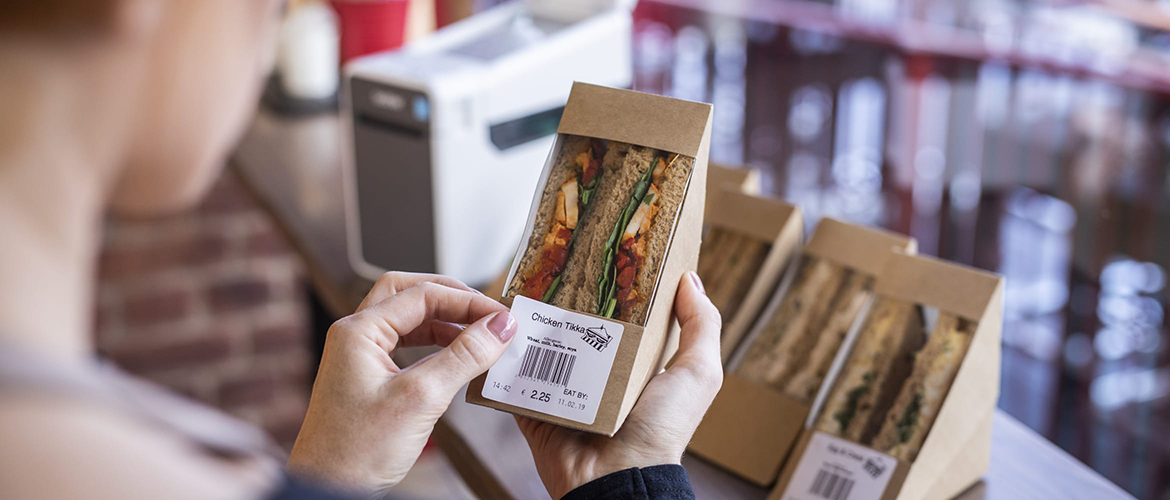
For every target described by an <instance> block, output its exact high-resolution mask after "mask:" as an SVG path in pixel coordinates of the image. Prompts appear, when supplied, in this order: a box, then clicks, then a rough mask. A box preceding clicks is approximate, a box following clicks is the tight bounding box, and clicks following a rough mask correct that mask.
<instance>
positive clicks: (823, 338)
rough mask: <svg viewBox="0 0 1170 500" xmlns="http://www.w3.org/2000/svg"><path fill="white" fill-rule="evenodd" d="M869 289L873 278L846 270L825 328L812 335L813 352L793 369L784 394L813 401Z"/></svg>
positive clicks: (867, 296)
mask: <svg viewBox="0 0 1170 500" xmlns="http://www.w3.org/2000/svg"><path fill="white" fill-rule="evenodd" d="M872 289H873V277H871V276H867V275H865V274H862V273H859V272H856V271H852V270H846V271H845V277H844V278H843V279H842V283H841V286H840V287H839V288H838V289H837V294H836V295H835V296H834V297H833V306H832V309H831V310H830V312H829V317H828V319H827V320H825V323H824V325H825V326H824V328H821V331H820V333H819V334H817V333H815V332H813V335H812V337H813V338H814V341H813V345H812V349H810V350H809V351H808V355H807V356H805V358H804V363H803V364H801V365H800V366H797V367H794V368H795V370H796V371H795V372H793V374H792V377H791V378H790V379H789V380H788V382H787V383H786V384H785V385H784V393H785V394H788V396H789V397H791V398H793V399H796V400H797V401H812V399H813V398H814V397H815V396H816V394H817V390H819V389H820V387H821V382H824V381H825V375H827V374H828V372H829V365H831V364H832V363H833V358H834V357H836V356H837V350H838V349H840V348H841V344H842V343H843V342H844V341H845V336H846V335H847V334H848V333H849V328H850V327H852V326H853V321H854V319H856V318H857V313H859V312H861V308H862V307H863V306H865V303H866V300H867V299H869V297H870V293H869V291H870V290H872Z"/></svg>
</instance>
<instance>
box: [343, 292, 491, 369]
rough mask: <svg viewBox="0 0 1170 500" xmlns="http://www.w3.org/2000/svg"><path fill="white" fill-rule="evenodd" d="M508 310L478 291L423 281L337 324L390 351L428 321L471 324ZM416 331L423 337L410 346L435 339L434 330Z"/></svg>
mask: <svg viewBox="0 0 1170 500" xmlns="http://www.w3.org/2000/svg"><path fill="white" fill-rule="evenodd" d="M507 311H508V308H507V307H505V306H504V305H503V304H501V303H499V302H496V301H494V300H492V299H489V298H487V297H485V296H483V295H481V294H479V293H478V292H473V291H466V290H460V289H456V288H451V287H448V286H444V285H440V284H437V283H434V282H431V281H423V282H421V283H418V284H416V285H414V286H412V287H410V288H407V289H405V290H403V291H400V292H398V293H396V294H394V295H392V296H390V297H389V298H387V299H385V300H383V301H381V302H378V303H376V304H372V305H369V306H367V307H366V308H365V309H363V310H361V311H359V312H357V313H355V314H353V315H350V316H347V317H345V318H342V319H341V320H339V321H338V322H337V323H338V324H341V325H343V327H344V329H345V330H349V331H354V332H358V333H360V334H362V335H366V336H368V337H369V338H370V339H371V340H373V341H374V342H376V343H377V344H378V346H379V347H381V348H382V349H384V350H385V351H386V352H390V351H392V350H394V348H395V347H396V346H398V343H399V339H400V338H401V337H404V336H407V335H410V334H411V333H412V332H415V331H416V330H418V329H419V327H421V326H423V325H424V323H427V322H428V321H431V322H434V321H439V322H446V323H472V322H474V321H478V320H480V319H481V318H483V317H485V316H488V315H490V314H492V313H497V312H504V313H507ZM419 331H420V332H421V333H424V338H423V339H420V341H413V340H412V343H411V345H421V344H424V343H426V342H425V341H426V340H428V339H427V338H426V334H427V333H429V334H430V335H431V338H430V339H429V340H434V329H433V328H427V329H423V330H419ZM447 333H450V331H449V330H448V331H447Z"/></svg>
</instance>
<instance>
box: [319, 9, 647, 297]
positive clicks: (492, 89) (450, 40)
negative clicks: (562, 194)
mask: <svg viewBox="0 0 1170 500" xmlns="http://www.w3.org/2000/svg"><path fill="white" fill-rule="evenodd" d="M631 8H632V5H630V2H626V1H621V0H609V1H592V2H590V1H580V0H575V1H563V0H528V1H518V2H513V3H509V4H504V5H501V6H498V7H495V8H492V9H489V10H487V11H484V12H482V13H479V14H476V15H474V16H472V17H470V18H468V19H465V20H463V21H460V22H458V23H455V24H452V25H450V26H448V27H446V28H443V29H442V30H440V31H438V32H436V33H434V34H433V35H431V36H429V37H427V38H424V39H421V40H419V41H417V42H414V43H412V44H410V45H408V46H406V47H404V48H402V49H400V50H397V51H391V52H385V53H379V54H373V55H370V56H366V57H362V58H359V59H356V60H354V61H352V62H351V63H349V64H348V65H346V67H345V70H344V77H343V79H344V80H343V84H344V89H343V92H342V99H341V108H342V122H343V127H342V130H343V133H344V141H345V142H344V145H343V148H342V151H343V156H344V157H343V171H344V178H345V190H346V200H345V201H346V219H347V228H346V232H347V235H348V240H349V241H348V246H349V254H350V255H349V257H350V261H351V263H352V265H353V267H354V269H355V270H356V271H357V273H358V274H359V275H362V276H365V277H367V278H370V279H375V278H377V276H378V275H380V274H381V273H382V272H384V271H387V270H397V271H412V272H428V273H439V274H446V275H450V276H453V277H455V278H458V279H460V280H462V281H464V282H466V283H469V284H471V285H473V286H477V285H482V284H485V283H488V282H490V281H492V280H493V279H494V278H496V277H497V276H498V275H499V274H500V273H501V272H503V271H504V270H506V268H507V265H508V260H509V259H510V258H511V257H512V256H513V254H514V252H515V249H516V246H517V244H518V242H519V241H518V240H519V238H520V237H521V235H522V233H523V229H524V228H523V225H524V222H525V220H526V216H527V214H528V209H529V207H530V202H531V200H532V191H533V189H535V187H536V182H537V177H538V176H539V175H540V171H541V168H542V167H543V166H544V163H545V160H546V156H547V154H548V151H549V150H550V148H551V146H552V140H553V137H554V135H555V133H556V130H557V125H558V123H559V121H560V115H561V111H562V109H563V108H564V103H565V100H566V99H567V98H568V95H569V89H570V87H571V86H572V83H573V82H574V81H582V82H588V83H595V84H599V85H607V86H612V87H622V88H628V87H629V86H630V82H631V73H632V70H631V60H630V54H631V48H630V36H631V35H630V32H631Z"/></svg>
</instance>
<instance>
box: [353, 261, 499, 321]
mask: <svg viewBox="0 0 1170 500" xmlns="http://www.w3.org/2000/svg"><path fill="white" fill-rule="evenodd" d="M419 283H435V284H438V285H443V286H446V287H450V288H454V289H456V290H464V291H467V292H475V293H479V292H477V291H476V290H475V289H474V288H471V287H469V286H467V285H465V284H463V282H462V281H459V280H457V279H455V278H452V277H449V276H442V275H438V274H423V273H404V272H399V271H391V272H388V273H385V274H383V275H382V276H379V277H378V280H377V281H375V282H374V286H373V287H372V288H370V291H369V293H367V294H366V297H365V298H364V299H362V303H361V304H359V305H358V307H357V311H355V312H360V311H362V310H363V309H366V308H368V307H370V306H372V305H374V304H377V303H379V302H381V301H383V300H386V299H388V298H390V297H392V296H394V294H396V293H398V292H400V291H402V290H406V289H407V288H410V287H412V286H414V285H417V284H419Z"/></svg>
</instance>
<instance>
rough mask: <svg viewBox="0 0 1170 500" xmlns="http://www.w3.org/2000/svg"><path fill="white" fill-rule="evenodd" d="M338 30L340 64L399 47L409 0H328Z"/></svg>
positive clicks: (404, 27) (404, 29)
mask: <svg viewBox="0 0 1170 500" xmlns="http://www.w3.org/2000/svg"><path fill="white" fill-rule="evenodd" d="M329 3H330V4H332V5H333V10H335V11H337V20H338V23H339V25H340V29H341V44H340V48H341V63H342V64H345V62H346V61H349V60H350V59H353V58H355V57H359V56H364V55H366V54H373V53H375V52H381V51H384V50H390V49H394V48H398V47H401V46H402V39H403V35H404V33H405V31H406V6H407V4H408V3H409V0H331V1H330V2H329Z"/></svg>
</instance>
